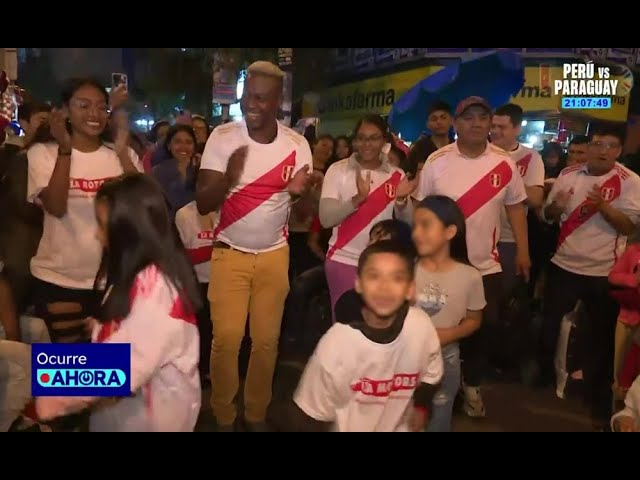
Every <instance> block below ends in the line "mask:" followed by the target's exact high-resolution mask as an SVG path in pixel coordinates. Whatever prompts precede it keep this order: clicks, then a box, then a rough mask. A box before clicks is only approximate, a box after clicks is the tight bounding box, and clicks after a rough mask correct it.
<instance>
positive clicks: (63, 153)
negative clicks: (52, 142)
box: [58, 150, 71, 157]
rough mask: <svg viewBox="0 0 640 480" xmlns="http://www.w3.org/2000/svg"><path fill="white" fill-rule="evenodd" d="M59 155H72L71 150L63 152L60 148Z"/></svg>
mask: <svg viewBox="0 0 640 480" xmlns="http://www.w3.org/2000/svg"><path fill="white" fill-rule="evenodd" d="M58 156H59V157H70V156H71V150H69V151H68V152H62V151H60V150H58Z"/></svg>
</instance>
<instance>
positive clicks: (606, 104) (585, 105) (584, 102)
mask: <svg viewBox="0 0 640 480" xmlns="http://www.w3.org/2000/svg"><path fill="white" fill-rule="evenodd" d="M562 108H563V109H572V108H573V109H585V110H589V109H591V110H604V109H608V108H611V98H609V97H562Z"/></svg>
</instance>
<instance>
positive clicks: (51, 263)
mask: <svg viewBox="0 0 640 480" xmlns="http://www.w3.org/2000/svg"><path fill="white" fill-rule="evenodd" d="M62 104H63V105H62V108H61V109H60V110H57V111H54V112H53V113H52V115H51V119H50V129H51V135H52V136H53V139H54V140H53V141H52V142H50V143H37V144H35V145H33V146H32V147H31V148H30V149H29V151H28V153H27V157H28V160H29V184H28V192H27V199H28V201H30V202H34V203H37V204H39V205H40V206H42V208H43V210H44V213H45V215H44V230H43V235H42V239H41V240H40V245H39V247H38V252H37V253H36V255H35V257H33V259H32V260H31V273H32V275H33V277H34V286H33V287H34V288H33V292H34V297H33V298H34V301H35V306H36V313H37V315H38V316H39V317H41V318H43V319H44V320H45V321H46V322H47V326H48V327H49V331H50V334H51V338H52V340H53V341H54V342H77V341H82V340H84V339H85V333H84V319H85V318H86V317H88V316H90V315H91V314H92V313H93V312H92V311H93V306H94V305H95V301H94V300H95V297H94V292H93V286H94V281H95V278H96V273H97V271H98V266H99V264H100V260H101V256H102V250H101V248H100V244H99V243H98V241H97V239H96V238H95V232H96V228H97V226H96V218H95V212H94V206H93V200H94V198H95V196H96V192H97V191H98V188H99V187H100V186H101V185H102V184H103V183H104V181H105V180H107V179H110V178H113V177H117V176H119V175H122V174H123V173H133V172H138V171H139V170H141V167H140V164H139V160H138V157H137V155H136V154H135V153H134V152H133V150H131V149H130V148H129V147H128V140H129V131H128V122H127V118H126V115H125V114H124V113H123V112H117V113H116V114H115V115H114V117H113V123H112V129H113V137H114V143H112V144H105V143H104V141H103V139H104V133H105V129H106V128H107V124H108V123H109V96H108V95H107V92H106V91H105V89H104V87H102V85H100V83H98V82H97V81H95V80H92V79H73V80H71V81H69V82H68V84H67V85H66V87H65V88H64V90H63V92H62Z"/></svg>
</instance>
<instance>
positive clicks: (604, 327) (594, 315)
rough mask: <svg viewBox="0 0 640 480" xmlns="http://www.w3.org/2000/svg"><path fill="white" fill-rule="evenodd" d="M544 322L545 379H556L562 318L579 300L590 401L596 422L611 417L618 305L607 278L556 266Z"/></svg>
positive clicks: (580, 341) (579, 345) (579, 344)
mask: <svg viewBox="0 0 640 480" xmlns="http://www.w3.org/2000/svg"><path fill="white" fill-rule="evenodd" d="M544 298H545V300H544V319H543V324H542V332H541V339H540V345H539V362H540V368H541V371H542V375H543V377H544V378H546V379H549V378H554V374H553V362H554V357H555V351H556V348H557V343H558V335H559V332H560V323H561V322H562V318H563V317H564V316H565V315H566V314H567V313H569V312H570V311H572V310H573V308H574V307H575V306H576V303H577V302H578V300H582V303H583V305H584V315H582V316H581V317H580V318H579V320H578V322H579V324H578V332H579V333H578V337H577V339H576V348H578V349H579V353H578V355H579V357H580V358H581V361H582V365H583V366H584V383H585V387H586V389H585V395H586V400H587V401H588V402H589V403H590V404H591V408H592V415H593V417H594V419H595V420H598V421H602V422H608V421H609V419H610V417H611V384H612V381H613V354H614V342H615V328H616V319H617V317H618V312H619V307H618V304H617V303H616V302H615V301H614V300H613V299H612V298H611V297H610V296H609V282H608V280H607V277H588V276H586V275H578V274H575V273H571V272H568V271H566V270H564V269H562V268H560V267H558V266H557V265H555V264H551V265H550V267H549V274H548V279H547V285H546V288H545V297H544Z"/></svg>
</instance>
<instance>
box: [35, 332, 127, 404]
mask: <svg viewBox="0 0 640 480" xmlns="http://www.w3.org/2000/svg"><path fill="white" fill-rule="evenodd" d="M130 376H131V345H130V344H122V343H120V344H118V343H86V344H64V343H37V344H33V345H32V347H31V393H32V395H33V396H34V397H53V396H56V397H57V396H61V397H84V396H88V397H127V396H129V395H131V379H130Z"/></svg>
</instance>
